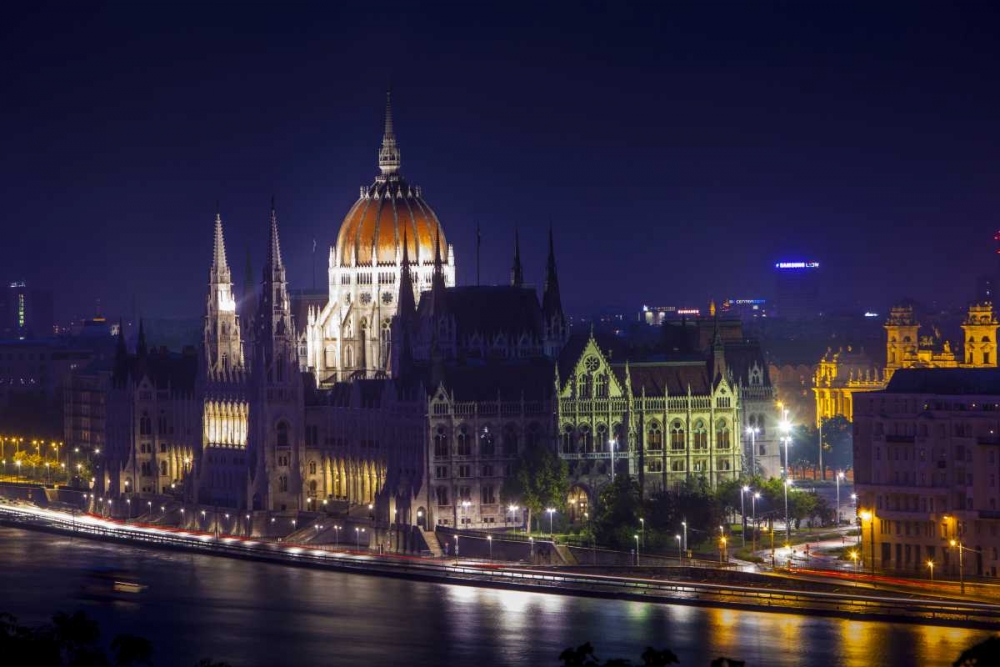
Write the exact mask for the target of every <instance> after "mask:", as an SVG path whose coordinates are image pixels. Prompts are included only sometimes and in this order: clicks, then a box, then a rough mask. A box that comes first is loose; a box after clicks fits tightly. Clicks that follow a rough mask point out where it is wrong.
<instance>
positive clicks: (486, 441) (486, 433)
mask: <svg viewBox="0 0 1000 667" xmlns="http://www.w3.org/2000/svg"><path fill="white" fill-rule="evenodd" d="M496 442H497V440H496V436H495V435H494V433H493V429H491V428H490V427H489V425H486V426H484V427H483V432H482V433H480V434H479V455H480V456H496V453H497V451H496V450H497V447H496Z"/></svg>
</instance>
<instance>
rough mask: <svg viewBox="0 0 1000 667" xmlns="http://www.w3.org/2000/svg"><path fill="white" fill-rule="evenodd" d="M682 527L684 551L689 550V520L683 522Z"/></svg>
mask: <svg viewBox="0 0 1000 667" xmlns="http://www.w3.org/2000/svg"><path fill="white" fill-rule="evenodd" d="M681 525H682V526H684V551H687V550H688V522H687V519H684V520H683V521H681Z"/></svg>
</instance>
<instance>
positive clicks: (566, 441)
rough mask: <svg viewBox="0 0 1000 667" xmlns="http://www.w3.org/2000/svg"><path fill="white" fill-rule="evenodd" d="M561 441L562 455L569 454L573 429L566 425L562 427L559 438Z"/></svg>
mask: <svg viewBox="0 0 1000 667" xmlns="http://www.w3.org/2000/svg"><path fill="white" fill-rule="evenodd" d="M560 440H561V441H562V450H563V453H564V454H571V453H572V452H573V427H572V426H570V425H569V424H567V425H566V426H563V430H562V435H561V436H560Z"/></svg>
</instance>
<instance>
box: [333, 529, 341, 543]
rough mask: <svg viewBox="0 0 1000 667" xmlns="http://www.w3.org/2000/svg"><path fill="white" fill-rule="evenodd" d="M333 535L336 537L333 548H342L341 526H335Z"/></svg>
mask: <svg viewBox="0 0 1000 667" xmlns="http://www.w3.org/2000/svg"><path fill="white" fill-rule="evenodd" d="M333 535H334V538H333V539H334V542H333V546H334V547H339V546H340V526H334V527H333Z"/></svg>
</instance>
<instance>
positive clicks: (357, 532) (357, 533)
mask: <svg viewBox="0 0 1000 667" xmlns="http://www.w3.org/2000/svg"><path fill="white" fill-rule="evenodd" d="M363 532H365V529H364V528H357V527H355V528H354V537H355V538H357V544H358V551H361V533H363Z"/></svg>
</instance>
